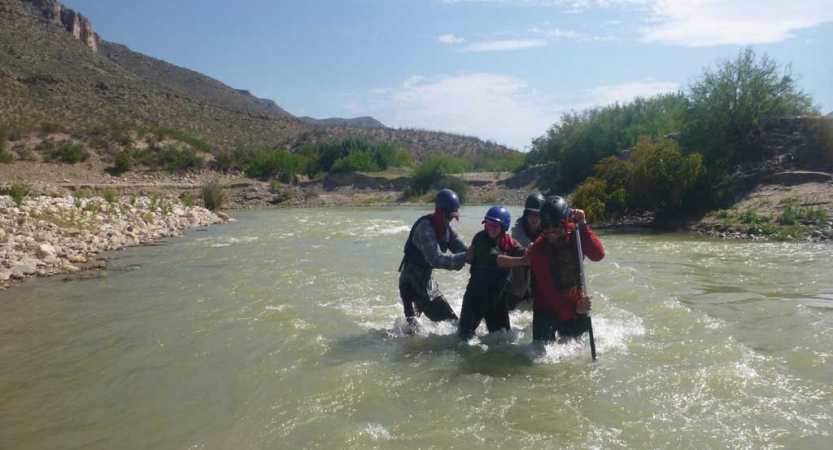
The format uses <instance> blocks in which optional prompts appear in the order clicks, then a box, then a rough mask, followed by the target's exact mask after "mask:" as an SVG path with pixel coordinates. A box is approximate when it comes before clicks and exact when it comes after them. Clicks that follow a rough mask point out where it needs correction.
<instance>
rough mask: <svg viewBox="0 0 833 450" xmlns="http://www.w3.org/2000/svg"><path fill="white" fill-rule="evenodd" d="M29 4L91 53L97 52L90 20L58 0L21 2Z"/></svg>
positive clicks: (95, 38)
mask: <svg viewBox="0 0 833 450" xmlns="http://www.w3.org/2000/svg"><path fill="white" fill-rule="evenodd" d="M22 1H23V2H24V3H29V4H31V5H32V6H33V7H34V8H35V10H36V12H38V13H40V15H41V16H43V18H44V19H46V20H48V21H49V22H52V23H54V24H56V25H60V26H62V27H64V28H65V29H66V30H67V31H68V32H69V33H70V34H72V36H73V37H75V39H78V40H79V41H81V42H83V43H84V45H86V46H87V47H89V48H90V50H92V51H93V52H98V42H99V40H100V38H99V36H98V35H97V34H96V33H95V32H93V24H92V23H91V22H90V19H88V18H86V17H84V16H83V15H81V14H79V13H77V12H75V11H74V10H72V9H69V8H67V7H65V6H64V5H62V4H61V2H59V1H58V0H22Z"/></svg>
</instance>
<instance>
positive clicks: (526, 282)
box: [506, 216, 538, 311]
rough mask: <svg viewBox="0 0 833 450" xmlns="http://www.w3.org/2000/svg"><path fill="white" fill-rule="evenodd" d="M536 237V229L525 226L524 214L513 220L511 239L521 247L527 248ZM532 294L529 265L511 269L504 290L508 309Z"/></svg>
mask: <svg viewBox="0 0 833 450" xmlns="http://www.w3.org/2000/svg"><path fill="white" fill-rule="evenodd" d="M537 237H538V230H534V231H530V230H528V229H527V226H526V216H523V217H521V218H520V219H518V220H517V221H515V226H514V227H512V239H514V240H515V242H517V243H518V244H520V246H521V247H523V248H527V247H529V245H530V244H532V242H533V241H534V240H535V238H537ZM531 294H532V270H530V268H529V267H514V268H513V269H512V282H511V283H510V284H509V288H508V289H507V290H506V304H507V306H508V307H509V310H510V311H512V310H513V309H515V308H517V307H518V305H519V304H520V303H521V302H523V301H527V300H529V299H530V297H531Z"/></svg>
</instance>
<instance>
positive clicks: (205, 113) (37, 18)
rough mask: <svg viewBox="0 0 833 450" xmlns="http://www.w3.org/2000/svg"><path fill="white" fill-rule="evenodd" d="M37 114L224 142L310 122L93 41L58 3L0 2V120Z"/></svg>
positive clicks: (268, 142)
mask: <svg viewBox="0 0 833 450" xmlns="http://www.w3.org/2000/svg"><path fill="white" fill-rule="evenodd" d="M64 19H66V20H64ZM79 27H81V28H79ZM81 30H85V31H84V33H81V32H80V31H81ZM90 36H93V41H90V39H89V37H90ZM91 42H94V43H95V44H96V45H91ZM44 122H50V123H56V124H59V125H62V126H64V127H67V128H69V129H78V128H85V127H89V126H92V125H106V124H126V125H132V126H145V127H154V126H162V127H167V128H172V129H175V130H179V131H181V132H184V133H187V134H189V135H191V136H194V137H196V138H198V139H201V140H203V141H205V142H208V143H209V144H211V145H213V146H216V147H225V148H233V147H237V146H270V147H275V146H284V145H286V144H287V143H291V142H294V141H295V140H297V139H298V138H299V137H300V136H301V135H302V134H303V133H304V132H306V131H308V130H309V125H307V124H305V123H304V122H301V121H300V120H298V119H295V118H294V117H291V116H287V115H278V114H275V113H274V112H272V110H270V109H269V108H266V107H264V106H262V105H261V104H260V103H258V102H256V101H254V100H252V99H251V98H249V97H248V96H246V95H244V94H241V93H240V92H237V91H236V90H235V89H232V88H231V87H228V86H226V85H224V84H223V83H221V82H219V81H217V80H215V79H213V78H210V77H207V76H205V75H202V74H199V73H197V72H194V71H191V70H188V69H184V68H181V67H177V66H174V65H173V64H169V63H166V62H164V61H160V60H158V59H155V58H151V57H149V56H146V55H142V54H140V53H136V52H133V51H131V50H130V49H128V48H127V47H125V46H123V45H119V44H114V43H111V42H107V41H104V40H101V38H100V37H99V36H98V35H97V34H95V33H94V32H93V30H92V24H91V23H90V22H89V20H87V19H86V18H84V17H83V16H81V15H80V14H77V13H75V12H74V11H72V10H68V9H67V8H65V7H64V6H63V5H61V4H60V3H59V2H57V1H54V0H26V1H23V0H0V126H3V125H7V126H12V127H18V128H24V129H34V128H38V127H39V126H40V124H42V123H44Z"/></svg>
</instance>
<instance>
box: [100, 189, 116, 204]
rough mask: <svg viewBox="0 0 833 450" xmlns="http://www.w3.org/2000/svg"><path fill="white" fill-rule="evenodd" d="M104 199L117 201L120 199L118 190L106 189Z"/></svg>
mask: <svg viewBox="0 0 833 450" xmlns="http://www.w3.org/2000/svg"><path fill="white" fill-rule="evenodd" d="M104 200H105V201H106V202H107V203H116V202H118V201H119V197H118V195H116V191H114V190H113V189H111V188H106V189H104Z"/></svg>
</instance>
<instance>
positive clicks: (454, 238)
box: [448, 227, 469, 253]
mask: <svg viewBox="0 0 833 450" xmlns="http://www.w3.org/2000/svg"><path fill="white" fill-rule="evenodd" d="M449 234H450V237H449V239H448V249H449V250H451V253H462V252H465V251H466V249H468V247H469V246H468V245H466V241H464V240H463V238H462V237H460V233H458V232H457V230H455V229H454V228H451V227H449Z"/></svg>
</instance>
